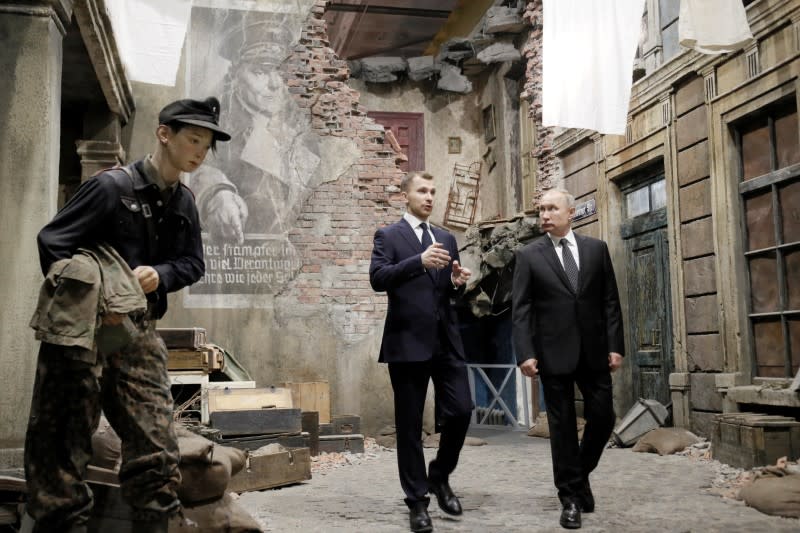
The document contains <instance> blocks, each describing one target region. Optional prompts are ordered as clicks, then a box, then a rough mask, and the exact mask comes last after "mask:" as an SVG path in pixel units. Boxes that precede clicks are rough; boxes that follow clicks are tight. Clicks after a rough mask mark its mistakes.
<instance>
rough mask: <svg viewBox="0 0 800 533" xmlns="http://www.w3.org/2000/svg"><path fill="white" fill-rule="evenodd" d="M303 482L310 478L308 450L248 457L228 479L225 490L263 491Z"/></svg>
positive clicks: (293, 450) (302, 449)
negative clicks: (245, 462) (237, 471)
mask: <svg viewBox="0 0 800 533" xmlns="http://www.w3.org/2000/svg"><path fill="white" fill-rule="evenodd" d="M307 479H311V455H310V453H309V451H308V448H293V449H289V450H286V451H283V452H278V453H273V454H269V455H257V456H250V457H248V462H247V465H245V468H243V469H242V470H241V471H240V472H239V473H238V474H236V475H235V476H233V477H232V478H231V482H230V483H229V484H228V490H229V491H232V492H247V491H253V490H264V489H271V488H274V487H281V486H283V485H291V484H293V483H299V482H301V481H305V480H307Z"/></svg>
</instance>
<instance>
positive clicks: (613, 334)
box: [512, 189, 625, 529]
mask: <svg viewBox="0 0 800 533" xmlns="http://www.w3.org/2000/svg"><path fill="white" fill-rule="evenodd" d="M574 204H575V199H574V197H573V196H572V195H571V194H570V193H569V192H567V191H565V190H563V189H551V190H549V191H547V192H546V193H545V194H544V196H542V200H541V204H540V208H539V221H540V224H541V227H542V229H543V230H544V231H545V232H546V233H547V234H546V235H543V236H542V237H540V238H538V239H537V240H535V241H534V242H532V243H530V244H528V245H526V246H524V247H522V248H521V249H520V250H518V251H517V253H516V265H515V267H514V289H513V301H512V306H513V308H512V311H513V337H514V350H515V352H516V357H517V364H518V365H519V368H520V370H521V371H522V373H523V374H524V375H526V376H529V377H533V376H535V375H537V374H539V376H540V378H541V382H542V386H543V390H544V399H545V404H546V405H547V422H548V424H549V427H550V449H551V452H552V459H553V477H554V481H555V485H556V488H557V489H558V497H559V499H560V500H561V503H562V506H563V510H562V512H561V519H560V523H561V526H562V527H564V528H567V529H578V528H580V527H581V511H583V512H584V513H590V512H592V511H594V496H593V495H592V490H591V487H590V485H589V474H590V473H591V472H592V470H594V468H595V467H596V466H597V463H598V461H599V460H600V455H601V454H602V453H603V449H604V448H605V445H606V442H607V441H608V438H609V436H611V431H612V430H613V427H614V421H615V415H614V407H613V404H612V390H611V372H614V371H615V370H616V369H617V368H619V366H620V365H621V364H622V357H623V354H624V350H625V348H624V341H623V331H622V312H621V310H620V304H619V294H618V292H617V282H616V278H615V276H614V268H613V266H612V265H611V257H610V256H609V253H608V246H607V245H606V243H605V242H603V241H601V240H598V239H593V238H591V237H585V236H582V235H576V234H575V233H574V232H573V231H572V228H571V225H572V217H573V215H574V214H575V205H574ZM575 384H577V385H578V388H579V389H580V391H581V394H582V395H583V400H584V416H585V418H586V427H585V428H584V433H583V440H582V441H581V442H580V443H579V442H578V434H577V428H576V420H575V419H576V417H575Z"/></svg>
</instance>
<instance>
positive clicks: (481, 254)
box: [459, 213, 541, 318]
mask: <svg viewBox="0 0 800 533" xmlns="http://www.w3.org/2000/svg"><path fill="white" fill-rule="evenodd" d="M539 235H541V231H540V230H539V226H538V223H537V219H536V217H534V216H532V215H528V214H525V213H522V214H519V215H517V216H515V217H513V218H510V219H501V220H496V221H487V222H482V223H480V224H478V225H476V226H470V228H469V229H468V230H467V232H466V234H465V241H464V244H463V246H462V247H461V249H459V255H460V256H461V264H462V265H464V266H465V267H467V268H469V269H470V270H472V277H471V278H470V280H469V283H468V284H467V287H466V290H465V292H464V296H463V297H462V301H464V302H466V304H467V305H468V306H469V309H470V311H471V312H472V314H473V315H474V316H476V317H478V318H480V317H483V316H486V315H489V314H497V313H499V312H501V311H504V310H506V309H508V308H510V306H511V282H512V274H513V266H514V252H515V251H516V250H517V249H519V248H521V247H522V246H523V245H525V244H526V243H527V242H529V241H530V240H532V239H534V238H536V237H538V236H539Z"/></svg>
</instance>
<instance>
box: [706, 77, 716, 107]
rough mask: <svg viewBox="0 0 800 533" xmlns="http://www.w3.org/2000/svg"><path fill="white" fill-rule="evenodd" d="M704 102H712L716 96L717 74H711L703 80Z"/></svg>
mask: <svg viewBox="0 0 800 533" xmlns="http://www.w3.org/2000/svg"><path fill="white" fill-rule="evenodd" d="M705 85H706V102H708V101H710V100H713V99H714V98H716V96H717V73H716V72H712V73H711V74H709V75H708V76H706V78H705Z"/></svg>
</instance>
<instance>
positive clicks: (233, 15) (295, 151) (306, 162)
mask: <svg viewBox="0 0 800 533" xmlns="http://www.w3.org/2000/svg"><path fill="white" fill-rule="evenodd" d="M217 11H218V10H217ZM225 13H226V16H225V17H224V18H223V19H222V20H221V21H220V22H219V25H220V26H221V27H220V28H219V30H220V31H218V32H215V33H214V35H219V36H220V37H221V38H220V40H219V42H218V47H217V54H218V56H219V57H220V58H222V59H224V60H225V61H226V62H227V63H228V68H227V73H226V74H225V77H224V79H223V81H222V87H221V88H220V91H219V92H220V94H221V95H222V104H223V105H224V106H225V109H227V110H228V115H227V120H226V124H225V126H226V127H228V128H229V129H230V130H231V133H232V140H231V146H230V147H229V148H226V149H225V150H220V152H219V153H218V154H217V156H216V158H215V160H214V162H213V163H211V164H209V165H206V166H205V167H204V168H202V169H199V170H198V171H197V172H195V173H194V174H193V175H192V188H193V189H195V192H196V194H197V195H198V199H199V203H200V204H201V205H202V207H201V213H200V216H201V220H202V221H204V222H205V226H207V230H208V232H209V233H210V234H211V236H212V237H216V238H217V240H219V239H222V240H225V241H228V240H234V241H237V242H239V243H241V242H243V239H244V235H245V234H262V235H263V234H267V235H276V234H281V233H284V232H285V231H286V230H287V229H289V227H290V226H291V224H292V222H293V218H294V216H296V214H297V207H298V206H297V203H298V201H300V200H301V199H302V198H303V194H302V193H303V191H304V189H306V188H307V186H308V183H309V181H310V179H311V176H312V175H313V174H314V173H315V172H316V170H317V166H318V165H319V151H318V149H317V139H316V136H314V135H312V134H310V133H308V132H306V131H304V128H302V127H300V126H301V124H302V123H303V122H307V120H308V119H307V118H306V117H305V115H303V114H302V113H301V111H300V109H299V108H298V106H297V104H296V103H295V102H294V101H293V100H292V98H291V95H290V94H289V92H288V88H287V87H286V82H285V81H284V79H283V76H282V73H281V69H280V67H281V64H282V63H283V61H284V60H285V59H286V58H287V56H288V55H289V53H290V48H291V46H292V42H293V40H294V38H293V36H292V35H291V33H290V31H289V30H288V28H287V26H286V24H285V21H284V20H283V17H282V16H280V15H276V14H273V13H262V12H254V11H237V10H226V11H225ZM207 61H211V59H210V58H208V59H207Z"/></svg>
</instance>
